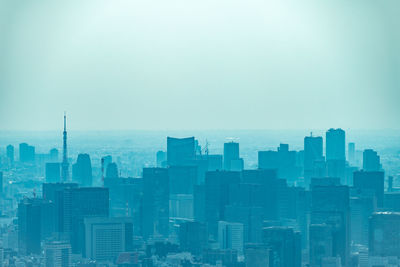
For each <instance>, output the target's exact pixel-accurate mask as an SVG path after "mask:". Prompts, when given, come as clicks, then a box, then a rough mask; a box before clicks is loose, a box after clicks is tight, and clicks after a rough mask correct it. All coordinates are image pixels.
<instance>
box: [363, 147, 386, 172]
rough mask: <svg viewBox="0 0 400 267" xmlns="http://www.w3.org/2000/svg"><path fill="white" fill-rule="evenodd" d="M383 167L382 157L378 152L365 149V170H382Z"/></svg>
mask: <svg viewBox="0 0 400 267" xmlns="http://www.w3.org/2000/svg"><path fill="white" fill-rule="evenodd" d="M381 168H382V167H381V158H380V157H379V155H378V153H377V152H376V151H374V150H372V149H365V150H364V152H363V170H364V171H380V170H381Z"/></svg>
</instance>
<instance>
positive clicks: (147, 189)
mask: <svg viewBox="0 0 400 267" xmlns="http://www.w3.org/2000/svg"><path fill="white" fill-rule="evenodd" d="M142 220H143V223H142V227H143V228H142V231H143V237H145V238H148V237H150V236H161V237H168V234H169V176H168V169H164V168H144V169H143V217H142Z"/></svg>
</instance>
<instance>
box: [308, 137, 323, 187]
mask: <svg viewBox="0 0 400 267" xmlns="http://www.w3.org/2000/svg"><path fill="white" fill-rule="evenodd" d="M322 160H323V140H322V137H320V136H312V135H311V136H306V137H304V180H305V184H306V186H309V184H310V182H311V177H312V176H313V170H314V166H315V164H316V162H319V161H322Z"/></svg>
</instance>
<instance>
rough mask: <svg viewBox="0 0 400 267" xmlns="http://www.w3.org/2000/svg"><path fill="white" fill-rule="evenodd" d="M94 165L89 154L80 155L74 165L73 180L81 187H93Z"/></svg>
mask: <svg viewBox="0 0 400 267" xmlns="http://www.w3.org/2000/svg"><path fill="white" fill-rule="evenodd" d="M92 179H93V177H92V163H91V161H90V156H89V154H79V155H78V159H77V160H76V163H75V164H74V165H72V180H73V181H74V182H77V183H78V184H79V185H81V186H85V187H86V186H92Z"/></svg>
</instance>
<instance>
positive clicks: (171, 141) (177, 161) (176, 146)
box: [167, 136, 196, 166]
mask: <svg viewBox="0 0 400 267" xmlns="http://www.w3.org/2000/svg"><path fill="white" fill-rule="evenodd" d="M195 156H196V152H195V140H194V137H188V138H173V137H169V136H168V137H167V162H168V166H174V165H187V164H190V163H192V161H193V160H194V159H195Z"/></svg>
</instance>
